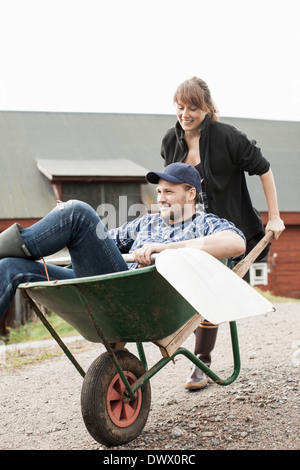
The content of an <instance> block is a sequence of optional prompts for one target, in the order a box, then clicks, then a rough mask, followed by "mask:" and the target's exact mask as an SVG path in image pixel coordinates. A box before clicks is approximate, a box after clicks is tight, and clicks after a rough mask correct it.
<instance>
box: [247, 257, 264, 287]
mask: <svg viewBox="0 0 300 470" xmlns="http://www.w3.org/2000/svg"><path fill="white" fill-rule="evenodd" d="M249 275H250V284H251V286H257V285H260V286H266V285H267V284H268V266H267V263H253V264H252V266H251V267H250V272H249Z"/></svg>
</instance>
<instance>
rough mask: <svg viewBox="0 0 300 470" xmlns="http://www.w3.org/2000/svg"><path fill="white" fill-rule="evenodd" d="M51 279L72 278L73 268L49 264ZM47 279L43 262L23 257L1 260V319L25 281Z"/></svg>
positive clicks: (48, 269)
mask: <svg viewBox="0 0 300 470" xmlns="http://www.w3.org/2000/svg"><path fill="white" fill-rule="evenodd" d="M47 271H48V275H49V278H50V280H51V281H54V280H56V279H72V278H74V273H73V270H72V269H68V268H62V267H60V266H52V265H47ZM38 281H47V277H46V272H45V267H44V265H43V263H38V262H36V261H30V260H27V259H22V258H3V259H1V260H0V320H1V318H3V317H4V315H5V313H6V311H7V309H8V307H9V304H10V302H11V301H12V299H13V297H14V295H15V292H16V289H17V287H18V285H19V284H21V283H23V282H38Z"/></svg>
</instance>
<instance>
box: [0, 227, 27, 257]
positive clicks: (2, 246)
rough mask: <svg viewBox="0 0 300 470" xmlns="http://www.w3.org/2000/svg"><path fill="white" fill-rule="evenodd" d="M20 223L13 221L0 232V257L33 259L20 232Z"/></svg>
mask: <svg viewBox="0 0 300 470" xmlns="http://www.w3.org/2000/svg"><path fill="white" fill-rule="evenodd" d="M20 229H22V227H21V225H19V224H17V223H15V224H13V225H12V226H11V227H9V228H7V229H6V230H4V232H2V233H1V234H0V259H2V258H8V257H13V258H28V259H33V257H32V256H31V253H30V252H29V250H28V248H27V247H26V245H25V243H24V240H23V238H22V236H21V234H20Z"/></svg>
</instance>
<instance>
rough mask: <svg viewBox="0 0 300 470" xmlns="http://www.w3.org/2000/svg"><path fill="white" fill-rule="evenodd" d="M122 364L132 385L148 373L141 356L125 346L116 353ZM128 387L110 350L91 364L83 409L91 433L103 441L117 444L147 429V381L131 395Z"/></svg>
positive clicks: (86, 380) (149, 397) (85, 380)
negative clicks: (129, 395)
mask: <svg viewBox="0 0 300 470" xmlns="http://www.w3.org/2000/svg"><path fill="white" fill-rule="evenodd" d="M115 354H116V356H117V359H118V361H119V364H120V366H121V368H122V370H123V372H124V374H125V376H126V378H127V380H128V382H129V384H130V385H132V384H133V383H134V382H136V380H137V379H138V378H139V377H140V376H141V375H143V374H144V373H145V369H144V367H143V365H142V363H141V362H140V360H139V359H138V358H137V357H136V356H134V355H133V354H131V353H130V352H128V351H126V350H121V351H117V352H116V353H115ZM126 392H127V391H126V388H125V386H124V384H123V381H122V380H121V378H120V376H119V374H118V373H117V371H116V368H115V366H114V364H113V363H112V360H111V358H110V357H109V355H108V353H104V354H101V356H99V357H98V358H97V359H95V361H94V362H93V363H92V364H91V366H90V367H89V369H88V371H87V373H86V375H85V378H84V381H83V385H82V390H81V411H82V416H83V421H84V423H85V426H86V428H87V430H88V432H89V433H90V435H91V436H92V437H93V438H94V439H95V440H96V441H97V442H99V443H100V444H104V445H106V446H117V445H121V444H125V443H126V442H129V441H132V440H133V439H135V438H136V437H137V436H138V435H139V434H140V433H141V432H142V430H143V429H144V426H145V424H146V421H147V418H148V414H149V411H150V405H151V388H150V383H149V381H147V382H146V383H145V384H143V386H142V387H141V388H139V389H138V390H137V392H136V393H135V396H136V399H135V400H134V401H133V400H132V401H130V400H129V399H128V396H127V393H126Z"/></svg>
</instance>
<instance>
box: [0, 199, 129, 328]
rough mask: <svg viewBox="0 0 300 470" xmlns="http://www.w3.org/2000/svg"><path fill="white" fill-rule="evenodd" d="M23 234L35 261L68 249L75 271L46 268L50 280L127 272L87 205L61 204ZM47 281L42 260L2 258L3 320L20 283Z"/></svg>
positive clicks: (0, 299)
mask: <svg viewBox="0 0 300 470" xmlns="http://www.w3.org/2000/svg"><path fill="white" fill-rule="evenodd" d="M20 233H21V236H22V238H23V240H24V242H25V245H26V246H27V248H28V250H29V251H30V253H31V254H32V256H33V258H34V259H36V260H40V259H41V258H43V257H45V256H49V255H52V254H54V253H57V252H58V251H60V250H62V249H63V248H65V247H67V248H68V250H69V253H70V256H71V263H72V269H69V268H64V267H60V266H53V265H47V271H48V275H49V278H50V280H56V279H60V280H61V279H72V278H76V277H85V276H96V275H100V274H107V273H111V272H117V271H125V270H127V269H128V268H127V264H126V263H125V261H124V259H123V257H122V255H121V253H120V251H119V249H118V248H117V246H116V244H115V242H114V241H113V240H112V239H110V238H109V235H108V232H107V230H106V227H105V226H104V225H103V223H102V222H101V220H100V218H99V216H98V215H97V214H96V212H95V211H94V209H92V208H91V207H90V206H89V205H88V204H86V203H84V202H80V201H76V200H72V201H68V202H66V203H59V204H58V205H57V206H56V208H55V209H53V211H52V212H50V213H49V214H48V215H47V216H46V217H44V218H43V219H41V220H40V221H39V222H37V223H36V224H34V225H32V226H31V227H29V228H24V229H21V230H20ZM46 280H47V276H46V272H45V268H44V265H43V263H42V262H40V261H31V260H29V259H23V258H3V259H1V260H0V319H1V318H2V317H3V316H4V314H5V313H6V311H7V309H8V307H9V304H10V302H11V300H12V299H13V297H14V294H15V292H16V289H17V287H18V285H19V284H21V283H23V282H35V281H46Z"/></svg>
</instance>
